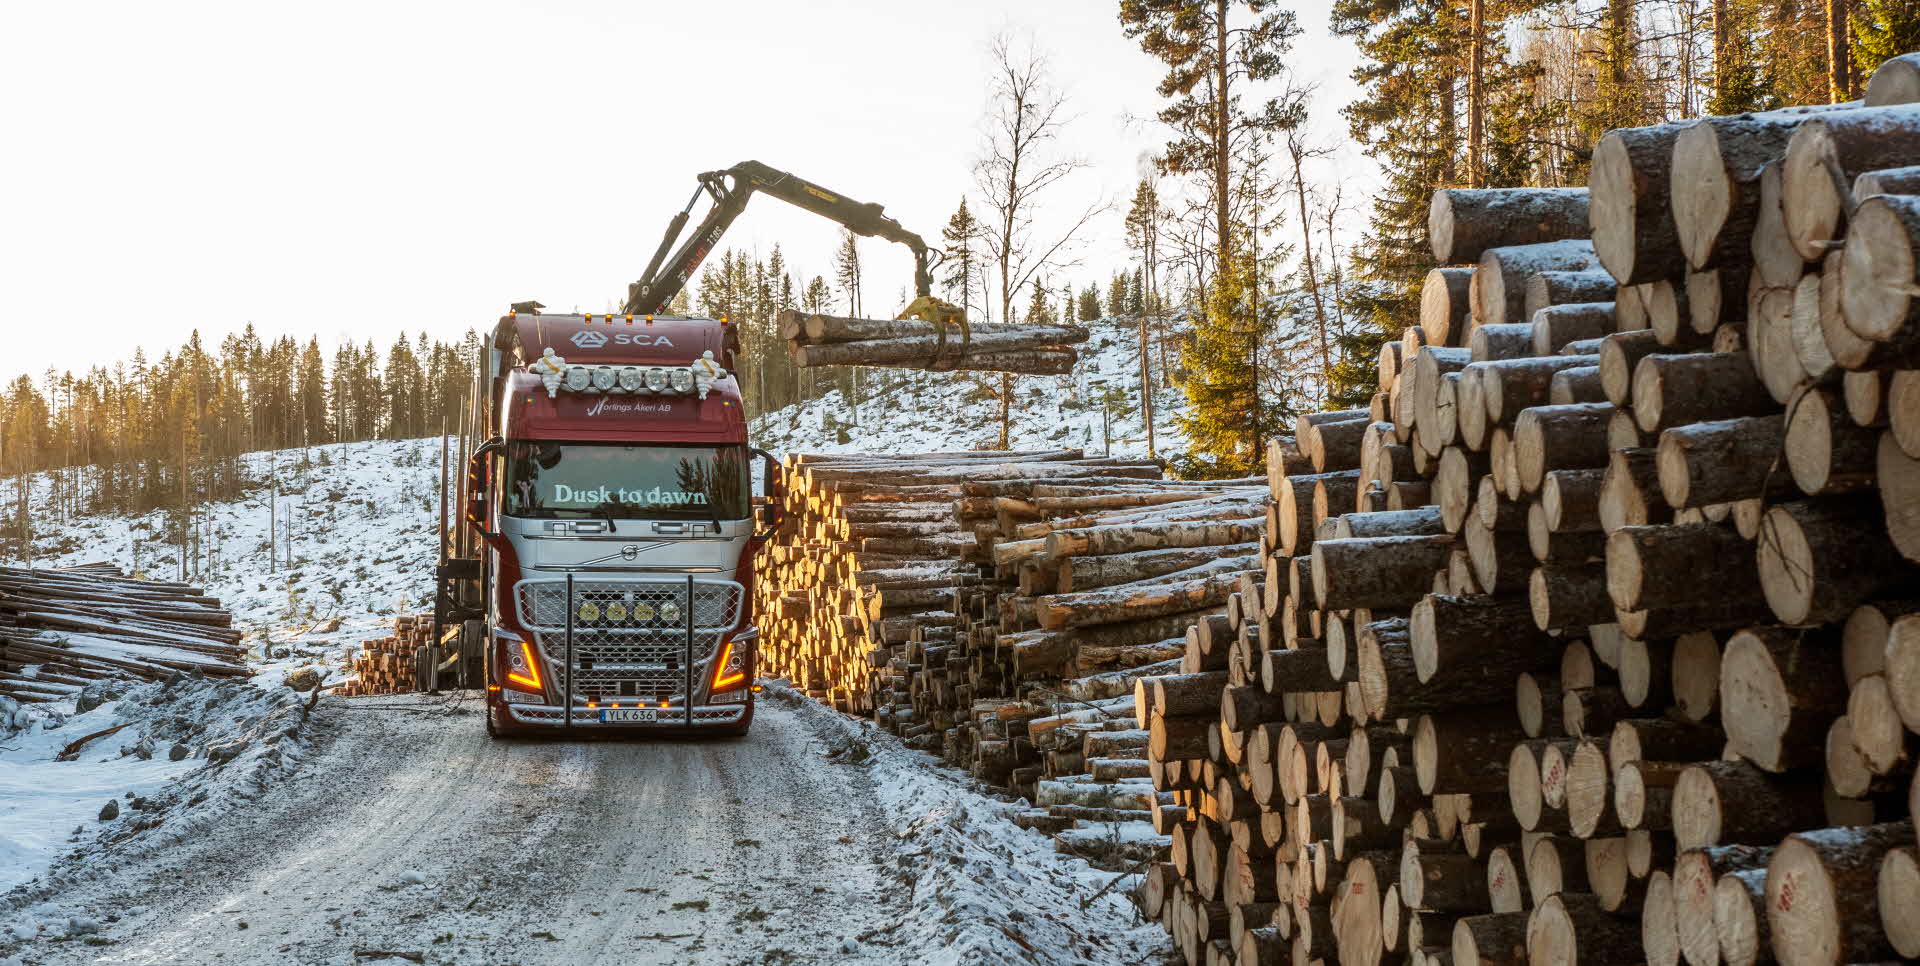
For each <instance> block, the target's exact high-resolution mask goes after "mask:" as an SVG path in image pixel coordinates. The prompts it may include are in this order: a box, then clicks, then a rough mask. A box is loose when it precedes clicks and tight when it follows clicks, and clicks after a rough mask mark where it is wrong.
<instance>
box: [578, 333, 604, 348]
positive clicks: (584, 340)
mask: <svg viewBox="0 0 1920 966" xmlns="http://www.w3.org/2000/svg"><path fill="white" fill-rule="evenodd" d="M570 341H572V342H573V344H574V345H577V346H579V347H580V348H582V349H598V348H600V347H601V346H603V345H606V344H607V337H606V336H604V335H601V334H600V333H598V332H595V331H593V330H591V329H583V330H581V331H579V332H575V333H574V334H573V338H572V339H571V340H570Z"/></svg>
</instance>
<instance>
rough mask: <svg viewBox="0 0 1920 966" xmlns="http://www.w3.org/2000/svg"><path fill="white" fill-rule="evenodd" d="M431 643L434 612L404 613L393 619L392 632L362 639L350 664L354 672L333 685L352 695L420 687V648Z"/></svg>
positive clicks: (403, 691) (405, 691)
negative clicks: (418, 662) (418, 663)
mask: <svg viewBox="0 0 1920 966" xmlns="http://www.w3.org/2000/svg"><path fill="white" fill-rule="evenodd" d="M432 643H433V615H432V614H431V613H426V614H401V615H400V616H398V617H395V618H394V619H393V633H391V634H388V635H386V636H384V637H376V638H372V639H370V640H366V641H363V642H361V644H360V649H359V651H358V652H357V653H355V654H354V656H353V662H352V664H351V665H350V666H349V668H348V672H349V673H350V674H352V675H353V676H352V677H350V678H348V679H346V680H344V681H342V682H340V683H339V684H336V685H334V686H333V691H334V693H335V694H338V695H341V696H343V697H349V698H358V697H366V696H369V695H375V694H411V693H413V692H414V691H415V690H417V689H418V688H419V683H418V672H417V670H416V667H417V664H416V662H417V660H418V658H419V654H420V649H421V648H423V647H427V646H429V645H431V644H432Z"/></svg>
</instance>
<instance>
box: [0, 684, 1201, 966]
mask: <svg viewBox="0 0 1920 966" xmlns="http://www.w3.org/2000/svg"><path fill="white" fill-rule="evenodd" d="M280 693H282V694H285V693H288V692H285V691H282V692H280ZM160 696H161V695H159V694H142V695H138V696H133V695H130V696H128V697H126V698H122V699H121V704H122V705H123V706H124V705H126V704H127V703H128V702H129V701H133V702H134V703H136V704H142V705H146V704H150V703H151V702H152V701H153V700H154V699H155V698H156V697H160ZM211 696H212V695H207V696H206V697H211ZM765 696H766V697H767V698H768V699H769V700H768V701H767V703H766V704H763V705H762V707H761V711H760V717H761V721H760V722H759V724H758V725H757V727H756V733H755V734H754V735H753V736H752V737H750V738H748V739H746V740H744V741H718V742H716V741H655V742H490V741H487V740H486V739H485V738H484V737H482V736H481V735H480V734H479V722H478V720H477V719H478V716H477V714H475V712H474V710H473V707H472V703H471V702H466V703H465V704H461V703H457V702H438V701H433V700H425V699H421V698H417V697H412V696H404V697H394V698H372V699H364V700H359V701H350V702H349V701H337V702H325V703H323V704H322V705H321V706H320V707H319V708H318V709H317V710H316V711H315V712H314V713H313V716H312V718H311V720H307V719H305V718H304V717H301V716H300V715H299V712H300V710H301V709H300V708H299V706H298V705H287V706H284V707H282V708H279V709H276V710H274V711H270V712H269V713H267V714H265V715H264V716H262V720H261V725H262V726H264V730H265V736H264V737H262V736H261V732H262V727H261V726H255V727H254V728H252V729H251V730H250V731H248V732H245V733H243V734H242V735H241V736H240V737H238V738H225V737H223V738H222V742H223V744H222V746H223V747H224V746H225V745H226V744H230V743H241V744H243V745H244V746H245V747H247V748H248V749H250V750H248V751H246V752H244V753H242V754H240V755H238V756H236V757H235V758H233V759H232V760H231V761H230V762H229V763H228V764H225V765H214V764H207V763H200V764H199V765H198V767H195V768H193V769H192V770H190V771H188V772H186V774H185V775H183V776H181V780H180V781H176V782H174V783H172V784H171V785H168V786H164V787H163V788H161V789H157V790H155V791H154V792H153V793H151V794H149V795H147V796H143V800H141V804H140V805H139V806H138V807H137V808H136V807H134V805H133V801H134V800H129V801H128V802H127V805H126V806H125V807H127V808H128V810H127V811H124V812H123V813H122V814H121V816H120V817H119V818H117V819H114V820H112V821H105V822H102V821H93V820H89V821H87V822H85V823H83V824H84V825H85V826H86V828H85V830H84V834H83V836H82V837H83V838H84V839H86V840H88V841H90V842H94V843H96V844H95V845H94V846H93V848H92V849H91V850H90V851H86V852H82V853H78V854H77V856H76V858H74V859H71V860H68V861H65V862H63V863H62V864H61V865H59V866H57V867H56V872H55V874H54V875H52V876H50V877H48V879H47V880H46V881H44V882H42V883H39V884H37V885H36V887H35V888H32V889H27V890H20V891H16V893H15V894H14V895H13V897H11V898H12V899H13V900H14V901H13V902H12V903H10V905H11V906H12V908H11V909H10V910H8V909H7V908H6V907H7V905H9V904H7V903H0V963H8V962H10V960H9V957H18V958H17V959H13V960H11V962H20V963H27V964H32V966H43V964H46V966H51V964H67V963H94V962H108V963H152V962H172V963H214V962H223V963H255V962H261V963H264V962H289V963H296V962H297V963H329V964H341V966H347V964H353V963H356V962H368V961H380V962H387V961H392V962H399V961H401V960H400V958H399V957H406V958H408V959H411V961H413V962H421V963H436V964H452V963H464V964H474V963H526V964H534V963H540V964H547V963H551V964H568V966H574V964H583V963H607V964H612V963H683V962H711V963H724V964H737V966H747V964H767V963H788V964H799V963H833V964H835V966H919V964H953V966H960V964H968V966H972V964H987V963H995V964H997V963H1031V964H1043V966H1056V964H1057V966H1104V964H1134V963H1139V964H1144V963H1150V962H1154V961H1156V959H1157V958H1158V954H1159V952H1160V951H1162V950H1164V949H1165V939H1164V935H1163V934H1162V932H1161V930H1160V929H1159V927H1158V926H1157V925H1156V924H1153V923H1143V922H1141V921H1140V920H1139V919H1138V917H1137V916H1136V915H1135V913H1134V911H1133V909H1132V907H1131V906H1130V905H1129V903H1128V901H1127V899H1126V893H1127V889H1128V887H1129V886H1130V885H1131V884H1132V881H1133V880H1132V878H1131V877H1116V876H1115V875H1113V874H1111V873H1104V872H1097V871H1095V870H1093V869H1091V868H1089V867H1088V866H1087V865H1086V864H1085V863H1083V862H1080V861H1078V860H1075V859H1071V858H1068V857H1066V856H1063V855H1060V854H1057V853H1056V852H1055V851H1054V847H1053V841H1052V839H1050V838H1049V837H1047V836H1045V835H1042V834H1040V833H1037V832H1028V831H1023V830H1020V829H1018V828H1016V827H1014V826H1013V825H1012V824H1011V823H1010V822H1009V821H1008V819H1007V816H1008V813H1009V811H1010V810H1012V809H1013V808H1014V806H1012V805H1010V804H1008V803H1004V802H998V801H995V800H993V799H991V798H988V797H986V796H984V795H981V794H980V793H978V792H977V791H974V790H973V789H971V788H970V787H968V785H969V784H970V782H969V781H968V779H967V778H966V776H964V775H962V774H959V773H957V772H953V771H949V770H944V769H938V768H932V767H929V766H928V764H927V759H926V758H925V756H923V755H921V754H919V753H917V752H912V751H909V750H907V749H906V748H905V747H904V746H903V745H901V744H900V742H899V740H898V739H896V738H894V737H893V736H891V735H886V734H884V733H881V732H879V731H878V729H876V728H874V727H873V726H872V725H871V724H869V723H866V722H860V721H855V720H853V719H849V718H847V717H845V716H843V715H841V714H839V713H837V712H834V711H832V710H831V709H828V708H826V707H824V706H822V705H819V704H816V703H814V702H812V701H809V700H807V699H806V698H804V697H802V696H801V695H799V694H797V693H795V692H793V691H791V690H789V689H787V688H785V687H783V686H781V685H780V684H778V683H773V684H772V686H770V687H769V689H768V691H767V692H766V695H765ZM201 700H203V696H202V695H201V694H199V693H197V692H186V693H182V694H179V695H176V696H174V697H172V698H171V699H170V700H168V701H167V702H165V703H168V704H175V705H178V704H180V703H183V702H187V703H197V702H199V701H201ZM101 712H105V714H106V715H107V716H108V720H111V719H113V718H117V717H121V716H124V715H125V714H126V713H127V711H126V709H125V708H124V707H123V708H121V709H118V710H108V709H104V708H103V709H101V710H100V711H96V712H94V713H101ZM153 717H155V716H154V715H145V716H144V717H143V720H147V719H151V718H153ZM296 719H297V720H296ZM282 724H286V728H285V729H283V728H282V727H281V726H282ZM296 726H297V727H298V730H299V733H300V737H298V738H292V739H282V740H281V741H279V742H278V743H277V744H275V743H274V742H273V741H272V739H273V736H274V735H276V734H282V733H283V731H284V730H292V729H293V728H295V727H296ZM131 730H133V729H129V731H131ZM309 733H311V735H312V737H311V738H307V737H306V735H307V734H309ZM123 734H124V732H123ZM249 736H250V737H249ZM114 737H118V736H114ZM101 740H102V741H105V740H106V739H101ZM276 748H277V749H279V750H278V751H277V752H276V751H275V749H276ZM276 754H277V755H278V758H277V759H275V758H274V757H273V756H274V755H276ZM249 756H251V757H249ZM163 757H164V756H163ZM270 767H271V768H272V769H273V770H271V771H266V769H268V768H270ZM195 789H199V790H195ZM207 790H211V794H213V795H216V796H221V797H217V798H215V799H214V803H215V804H219V803H222V802H224V803H229V805H228V807H227V808H226V810H225V811H224V812H220V813H216V814H219V815H220V819H219V820H218V821H217V822H208V821H202V822H200V823H199V824H197V825H193V826H185V825H183V824H182V823H184V822H186V821H188V820H189V818H191V816H193V815H194V814H195V813H194V812H193V811H192V810H187V811H186V812H185V813H184V814H182V812H181V810H180V809H179V808H178V807H177V806H173V805H162V804H157V803H156V802H155V801H154V797H155V796H166V795H171V796H173V797H174V798H175V799H178V798H181V797H186V798H188V800H189V801H190V800H191V799H192V796H195V795H198V794H200V793H201V791H207ZM239 806H244V807H239ZM147 816H158V818H157V819H156V820H154V827H153V828H152V829H151V830H150V831H147V832H145V833H144V835H145V836H146V838H144V839H132V840H128V841H148V842H152V843H154V844H156V845H161V846H164V847H162V848H153V847H151V846H149V847H146V848H144V849H143V850H135V849H133V848H132V847H131V846H127V847H121V848H123V850H122V851H112V849H114V848H116V847H118V846H116V845H114V844H112V843H117V842H119V841H121V839H119V838H116V836H122V835H124V834H125V833H124V831H123V830H124V829H126V828H128V827H129V826H128V823H129V822H136V823H141V824H145V823H147V822H148V821H149V819H148V818H147Z"/></svg>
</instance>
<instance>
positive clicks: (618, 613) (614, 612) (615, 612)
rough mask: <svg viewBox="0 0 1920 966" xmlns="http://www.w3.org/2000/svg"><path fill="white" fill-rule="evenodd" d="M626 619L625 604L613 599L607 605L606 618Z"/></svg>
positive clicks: (613, 619) (611, 619) (614, 619)
mask: <svg viewBox="0 0 1920 966" xmlns="http://www.w3.org/2000/svg"><path fill="white" fill-rule="evenodd" d="M626 619H627V605H625V604H622V603H620V602H619V601H615V602H613V603H611V604H608V605H607V620H610V621H623V620H626Z"/></svg>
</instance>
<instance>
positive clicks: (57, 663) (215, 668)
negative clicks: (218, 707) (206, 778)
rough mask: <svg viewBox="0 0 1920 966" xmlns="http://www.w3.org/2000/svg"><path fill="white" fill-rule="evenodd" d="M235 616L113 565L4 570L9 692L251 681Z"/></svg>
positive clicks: (67, 692)
mask: <svg viewBox="0 0 1920 966" xmlns="http://www.w3.org/2000/svg"><path fill="white" fill-rule="evenodd" d="M246 650H247V649H246V647H245V646H243V645H242V644H241V643H240V632H239V631H237V630H235V629H234V628H233V617H232V615H230V614H228V613H227V611H226V610H225V609H224V608H222V607H221V606H220V601H219V600H217V599H215V598H212V597H208V596H206V595H205V594H204V593H202V592H201V590H200V588H198V587H191V586H188V585H186V584H180V583H172V582H168V581H155V580H141V579H137V578H133V577H128V576H127V575H126V574H125V573H123V572H122V571H121V570H120V569H119V568H118V567H114V566H112V565H110V564H104V563H100V564H83V565H80V566H75V567H54V568H39V569H26V568H20V567H0V695H4V696H7V697H10V698H13V699H15V700H17V701H22V702H26V703H29V704H45V703H48V702H52V701H58V700H61V699H63V698H68V697H71V696H73V695H74V694H76V693H78V692H79V691H80V690H81V689H83V688H85V687H86V686H87V685H88V684H89V683H91V682H93V681H97V680H101V679H105V678H121V679H133V680H147V681H158V680H163V679H165V678H166V677H168V676H169V675H172V674H175V673H177V672H180V671H198V672H200V673H202V674H206V675H209V676H213V677H246V676H248V675H249V674H251V673H252V672H250V671H248V670H247V668H246V664H245V656H246Z"/></svg>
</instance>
